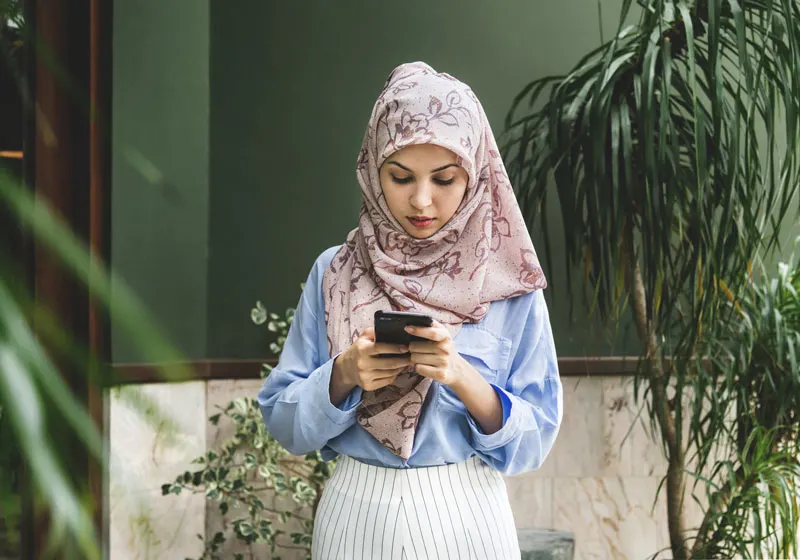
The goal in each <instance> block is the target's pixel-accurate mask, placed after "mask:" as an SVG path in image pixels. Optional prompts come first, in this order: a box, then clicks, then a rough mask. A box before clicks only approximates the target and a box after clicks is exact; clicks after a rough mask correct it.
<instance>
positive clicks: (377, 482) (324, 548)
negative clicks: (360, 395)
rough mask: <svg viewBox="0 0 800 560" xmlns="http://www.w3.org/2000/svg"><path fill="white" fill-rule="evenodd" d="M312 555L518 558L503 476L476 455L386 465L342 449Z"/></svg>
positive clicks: (389, 559)
mask: <svg viewBox="0 0 800 560" xmlns="http://www.w3.org/2000/svg"><path fill="white" fill-rule="evenodd" d="M312 558H313V559H314V560H439V559H448V560H519V558H520V552H519V544H518V542H517V532H516V529H515V527H514V517H513V514H512V512H511V506H510V504H509V502H508V493H507V490H506V485H505V482H504V480H503V477H502V476H501V475H500V473H498V472H497V471H496V470H494V469H493V468H491V467H489V466H488V465H486V464H485V463H483V462H482V461H481V460H480V459H479V458H477V457H471V458H470V459H468V460H467V461H465V462H463V463H458V464H452V465H444V466H441V467H429V468H416V469H387V468H383V467H375V466H372V465H367V464H365V463H360V462H358V461H356V460H354V459H352V458H350V457H346V456H343V457H341V458H340V459H339V462H338V464H337V466H336V469H335V470H334V473H333V476H332V477H331V479H330V480H329V481H328V483H327V484H326V486H325V490H324V491H323V493H322V499H321V500H320V503H319V508H318V510H317V518H316V519H315V521H314V536H313V545H312Z"/></svg>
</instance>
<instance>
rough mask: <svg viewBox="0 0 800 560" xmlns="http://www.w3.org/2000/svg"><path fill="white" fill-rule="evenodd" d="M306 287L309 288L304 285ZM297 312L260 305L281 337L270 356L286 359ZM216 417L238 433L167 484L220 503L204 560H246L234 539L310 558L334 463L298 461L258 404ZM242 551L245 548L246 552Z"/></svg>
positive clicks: (247, 400) (169, 490)
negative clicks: (218, 527)
mask: <svg viewBox="0 0 800 560" xmlns="http://www.w3.org/2000/svg"><path fill="white" fill-rule="evenodd" d="M301 287H302V285H301ZM294 313H295V310H294V309H292V308H290V309H287V310H286V312H285V314H284V316H283V317H281V316H279V315H278V314H276V313H268V312H267V310H266V309H265V308H264V306H263V305H262V303H261V302H260V301H259V302H256V306H255V307H254V308H253V310H252V312H251V319H252V320H253V322H254V323H255V324H256V325H266V327H267V329H268V330H269V332H270V333H273V336H276V338H275V340H274V342H272V343H271V344H270V350H271V352H272V353H273V354H275V355H276V356H280V353H281V351H282V350H283V345H284V343H285V342H286V336H287V334H288V332H289V327H290V326H291V324H292V320H293V318H294ZM271 371H272V366H271V365H269V364H264V365H263V366H262V370H261V377H262V379H263V378H266V377H267V376H268V375H269V374H270V372H271ZM218 408H219V410H220V412H218V413H216V414H214V415H213V416H211V417H210V418H209V420H210V422H211V423H212V424H214V425H215V426H217V425H224V424H225V423H227V424H229V425H232V426H233V428H234V430H235V431H234V434H233V436H232V437H231V438H230V439H227V440H226V441H225V442H224V443H223V444H222V445H221V446H220V447H219V448H218V449H212V450H209V451H208V452H206V453H205V454H204V455H202V456H200V457H197V458H196V459H194V460H193V461H192V464H193V465H197V467H196V469H194V470H187V471H186V472H184V473H182V474H180V475H178V476H177V477H176V478H175V480H174V481H173V482H170V483H168V484H164V485H163V486H162V493H163V494H164V495H165V496H166V495H171V494H176V495H177V494H181V493H182V492H184V491H188V492H192V493H194V494H198V493H204V494H205V496H206V499H207V500H210V501H212V502H214V503H215V504H217V507H218V508H219V512H220V514H221V518H222V524H223V530H222V531H218V532H216V533H215V534H213V535H198V537H199V538H200V539H201V540H203V541H204V543H205V550H204V552H203V556H201V557H200V559H199V560H222V559H223V558H231V557H232V558H234V559H235V560H240V559H243V558H244V557H245V556H244V553H242V552H237V553H234V554H231V553H230V549H229V547H232V546H233V545H232V543H229V541H239V542H241V543H244V544H245V545H246V546H247V549H249V550H253V547H254V546H258V547H259V548H261V547H262V546H263V548H261V549H262V550H267V549H268V550H269V551H270V552H271V553H272V554H273V556H272V558H273V560H274V559H279V558H280V552H281V551H282V550H283V551H289V550H298V549H299V550H302V551H305V553H306V556H305V558H307V559H308V560H310V558H311V536H312V534H313V527H314V516H315V513H316V510H317V506H318V505H319V500H320V497H321V495H322V488H323V486H324V484H325V481H326V480H327V479H328V478H329V477H330V475H331V472H332V470H333V466H334V464H335V462H324V461H323V460H322V458H321V456H320V454H319V452H313V453H309V454H307V455H305V456H304V457H297V456H294V455H291V454H290V453H289V452H287V451H286V450H285V449H284V448H283V447H282V446H281V444H280V443H278V442H277V441H276V440H274V439H273V438H272V437H271V436H270V434H269V432H267V430H266V427H265V425H264V421H263V420H262V418H261V411H260V409H259V407H258V402H257V401H256V399H255V398H252V397H240V398H237V399H235V400H233V401H231V402H230V403H228V405H227V406H225V407H218ZM240 548H241V547H240Z"/></svg>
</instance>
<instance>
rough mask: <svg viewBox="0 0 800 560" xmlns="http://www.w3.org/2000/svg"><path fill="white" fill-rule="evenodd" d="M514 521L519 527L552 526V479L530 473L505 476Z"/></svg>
mask: <svg viewBox="0 0 800 560" xmlns="http://www.w3.org/2000/svg"><path fill="white" fill-rule="evenodd" d="M505 481H506V487H507V488H508V497H509V501H510V502H511V509H512V511H513V512H514V521H515V524H516V526H517V528H520V529H549V528H550V527H552V526H553V479H552V478H549V477H542V476H532V475H531V474H530V473H528V474H521V475H517V476H510V477H506V479H505Z"/></svg>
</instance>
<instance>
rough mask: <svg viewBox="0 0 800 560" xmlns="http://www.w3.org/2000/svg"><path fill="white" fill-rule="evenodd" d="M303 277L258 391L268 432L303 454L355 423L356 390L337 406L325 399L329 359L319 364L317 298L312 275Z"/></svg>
mask: <svg viewBox="0 0 800 560" xmlns="http://www.w3.org/2000/svg"><path fill="white" fill-rule="evenodd" d="M313 276H314V274H313V272H312V275H311V276H309V279H308V281H307V282H306V288H305V290H304V291H303V295H302V296H301V297H300V302H299V303H298V306H297V309H296V311H295V316H294V320H293V321H292V325H291V326H290V328H289V333H288V335H287V338H286V342H285V344H284V347H283V351H282V352H281V355H280V360H279V362H278V365H277V366H276V367H275V368H274V369H273V370H272V371H271V372H270V374H269V376H267V378H266V380H265V381H264V385H263V386H262V387H261V390H260V391H259V393H258V404H259V407H260V409H261V415H262V417H263V418H264V423H265V424H266V426H267V430H268V431H269V433H270V435H271V436H272V437H274V438H275V439H276V440H277V441H278V442H279V443H280V444H281V445H283V446H284V447H285V448H286V450H287V451H289V452H290V453H292V454H294V455H304V454H306V453H310V452H312V451H318V450H320V449H322V448H323V447H325V445H326V444H327V442H328V441H330V440H331V439H333V438H335V437H337V436H339V435H340V434H342V433H343V432H344V431H345V430H347V429H348V428H350V427H351V426H352V425H353V424H355V422H356V410H357V409H358V406H359V405H360V404H361V388H359V387H357V388H356V389H355V390H353V391H351V392H350V394H349V395H348V396H347V398H346V399H345V400H344V402H342V403H341V405H340V406H336V405H334V404H333V403H332V402H331V399H330V381H331V373H332V371H333V362H334V360H335V359H336V357H338V355H337V356H334V357H333V358H331V359H329V360H327V361H325V362H322V359H321V358H320V356H319V348H318V344H317V340H318V337H319V332H318V329H319V319H318V315H317V313H316V312H315V311H314V307H318V308H319V309H318V312H319V313H320V315H322V313H323V308H322V298H321V297H320V296H319V295H317V294H316V292H315V291H314V290H317V289H318V288H319V282H318V278H314V277H313Z"/></svg>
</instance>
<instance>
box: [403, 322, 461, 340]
mask: <svg viewBox="0 0 800 560" xmlns="http://www.w3.org/2000/svg"><path fill="white" fill-rule="evenodd" d="M406 332H407V333H409V334H413V335H414V336H419V337H421V338H425V339H427V340H432V341H433V342H441V341H443V340H446V339H448V338H450V331H448V330H447V329H446V328H444V327H414V326H411V325H408V326H407V327H406Z"/></svg>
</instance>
